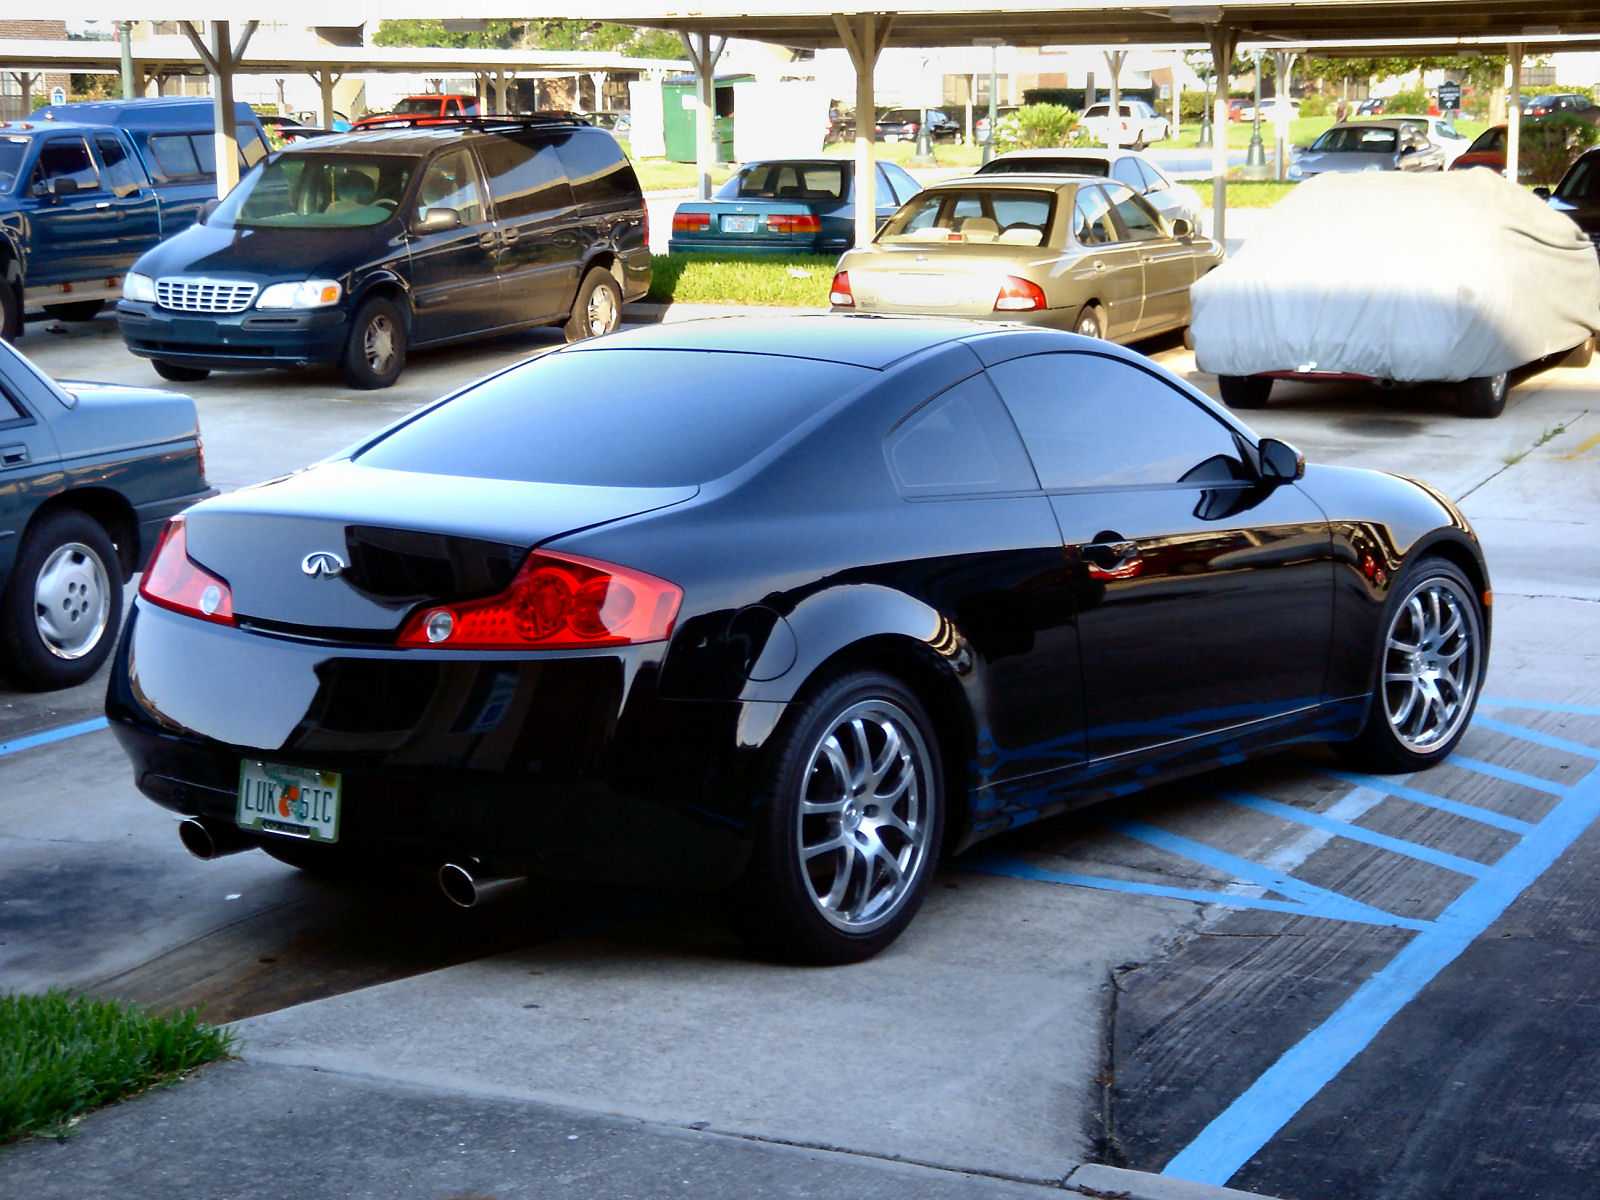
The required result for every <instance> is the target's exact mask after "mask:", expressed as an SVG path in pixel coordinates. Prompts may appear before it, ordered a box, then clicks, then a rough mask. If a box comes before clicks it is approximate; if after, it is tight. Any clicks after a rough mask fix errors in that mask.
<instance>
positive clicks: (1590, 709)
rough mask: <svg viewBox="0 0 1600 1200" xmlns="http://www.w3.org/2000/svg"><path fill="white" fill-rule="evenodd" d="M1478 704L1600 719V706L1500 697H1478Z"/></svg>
mask: <svg viewBox="0 0 1600 1200" xmlns="http://www.w3.org/2000/svg"><path fill="white" fill-rule="evenodd" d="M1478 704H1479V705H1480V706H1481V705H1485V704H1487V705H1489V706H1490V707H1491V708H1525V709H1527V710H1528V711H1529V712H1553V713H1571V714H1572V715H1573V716H1575V717H1600V704H1545V703H1543V702H1542V701H1539V700H1507V699H1505V698H1503V697H1500V696H1480V697H1479V698H1478Z"/></svg>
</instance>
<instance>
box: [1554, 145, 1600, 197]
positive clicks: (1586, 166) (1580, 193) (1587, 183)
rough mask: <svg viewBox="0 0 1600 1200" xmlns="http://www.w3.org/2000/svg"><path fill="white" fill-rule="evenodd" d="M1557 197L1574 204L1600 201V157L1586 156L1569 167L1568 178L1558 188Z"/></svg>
mask: <svg viewBox="0 0 1600 1200" xmlns="http://www.w3.org/2000/svg"><path fill="white" fill-rule="evenodd" d="M1556 195H1557V196H1558V197H1560V198H1561V199H1563V200H1571V201H1573V202H1574V203H1591V204H1592V203H1593V202H1594V201H1596V200H1600V155H1595V154H1586V155H1584V156H1583V157H1582V158H1580V159H1579V160H1578V161H1577V162H1575V163H1573V164H1572V165H1571V166H1570V167H1568V168H1567V174H1566V178H1564V179H1563V180H1562V181H1561V183H1560V184H1559V185H1558V186H1557V187H1556Z"/></svg>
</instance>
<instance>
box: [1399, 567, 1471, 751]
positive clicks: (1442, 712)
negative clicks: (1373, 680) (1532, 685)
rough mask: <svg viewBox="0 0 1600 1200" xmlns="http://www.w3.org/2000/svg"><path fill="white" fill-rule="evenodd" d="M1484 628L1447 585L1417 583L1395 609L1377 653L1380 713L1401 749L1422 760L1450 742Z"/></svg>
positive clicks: (1465, 705) (1466, 705) (1456, 588)
mask: <svg viewBox="0 0 1600 1200" xmlns="http://www.w3.org/2000/svg"><path fill="white" fill-rule="evenodd" d="M1482 654H1483V624H1482V621H1481V620H1480V618H1479V616H1478V608H1477V605H1476V603H1475V602H1474V600H1473V597H1472V596H1471V595H1469V594H1466V593H1464V592H1463V591H1462V589H1461V586H1460V585H1459V584H1458V583H1457V582H1456V581H1455V580H1453V579H1450V578H1448V577H1445V576H1442V575H1433V576H1429V577H1426V578H1424V579H1422V580H1421V581H1419V582H1418V583H1417V585H1416V586H1415V587H1413V588H1412V590H1411V593H1410V594H1409V595H1408V596H1406V598H1405V600H1404V601H1402V602H1401V603H1400V605H1399V606H1398V607H1397V608H1396V609H1395V615H1394V619H1393V620H1392V621H1391V622H1390V625H1389V632H1388V637H1387V640H1386V642H1385V645H1384V654H1383V707H1384V715H1385V716H1386V717H1387V719H1388V722H1389V728H1390V729H1391V730H1393V731H1394V735H1395V737H1396V738H1397V739H1398V740H1399V741H1400V743H1401V744H1402V745H1403V746H1405V748H1406V749H1408V750H1411V751H1413V752H1415V753H1419V754H1424V753H1427V752H1428V751H1429V750H1431V749H1433V748H1434V747H1436V746H1440V745H1442V744H1443V743H1445V742H1448V741H1449V740H1450V739H1451V738H1453V737H1454V736H1455V735H1456V733H1457V732H1458V731H1459V730H1460V728H1461V726H1462V724H1463V723H1464V722H1465V721H1466V719H1467V717H1468V715H1469V714H1470V713H1471V712H1472V705H1473V701H1474V700H1475V699H1476V696H1477V690H1478V681H1479V679H1480V678H1481V676H1482Z"/></svg>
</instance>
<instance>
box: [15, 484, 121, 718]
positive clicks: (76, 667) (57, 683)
mask: <svg viewBox="0 0 1600 1200" xmlns="http://www.w3.org/2000/svg"><path fill="white" fill-rule="evenodd" d="M121 622H122V567H121V564H120V563H119V561H118V559H117V551H116V547H115V546H113V545H112V544H111V537H110V535H109V534H107V533H106V531H105V530H104V529H103V528H102V527H101V526H100V523H99V522H98V521H96V520H94V518H92V517H90V516H88V515H87V514H85V513H81V512H79V511H77V510H76V509H68V508H63V509H57V510H56V511H54V512H51V513H47V514H45V515H44V516H42V517H40V518H39V519H38V520H37V521H36V522H35V523H34V525H33V526H32V528H30V529H29V530H28V533H27V535H26V537H25V538H24V539H23V542H22V546H21V548H20V549H19V551H18V553H17V559H16V562H14V563H13V564H12V567H11V576H10V578H9V579H8V580H7V581H6V586H5V590H4V591H3V592H0V673H3V674H4V675H5V676H6V678H8V679H9V680H10V681H11V682H12V683H14V684H15V685H16V686H17V687H19V688H21V689H23V690H24V691H29V692H43V691H49V690H52V689H55V688H65V687H73V686H75V685H76V684H80V683H83V682H84V681H85V680H87V679H88V678H90V677H91V676H92V675H93V674H94V673H95V672H96V671H98V670H99V669H100V664H101V663H103V662H105V660H106V655H108V654H110V653H111V647H112V645H113V644H114V643H115V642H116V640H117V629H118V627H119V626H120V625H121Z"/></svg>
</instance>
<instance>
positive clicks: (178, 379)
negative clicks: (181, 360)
mask: <svg viewBox="0 0 1600 1200" xmlns="http://www.w3.org/2000/svg"><path fill="white" fill-rule="evenodd" d="M150 365H151V366H152V367H154V368H155V369H156V374H157V375H159V376H161V378H163V379H170V380H171V381H172V382H173V383H197V382H199V381H200V380H202V379H204V378H205V377H206V376H207V375H209V374H211V370H210V368H209V367H185V366H181V365H179V364H178V363H175V362H168V361H167V360H166V359H164V358H153V359H151V360H150Z"/></svg>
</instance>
